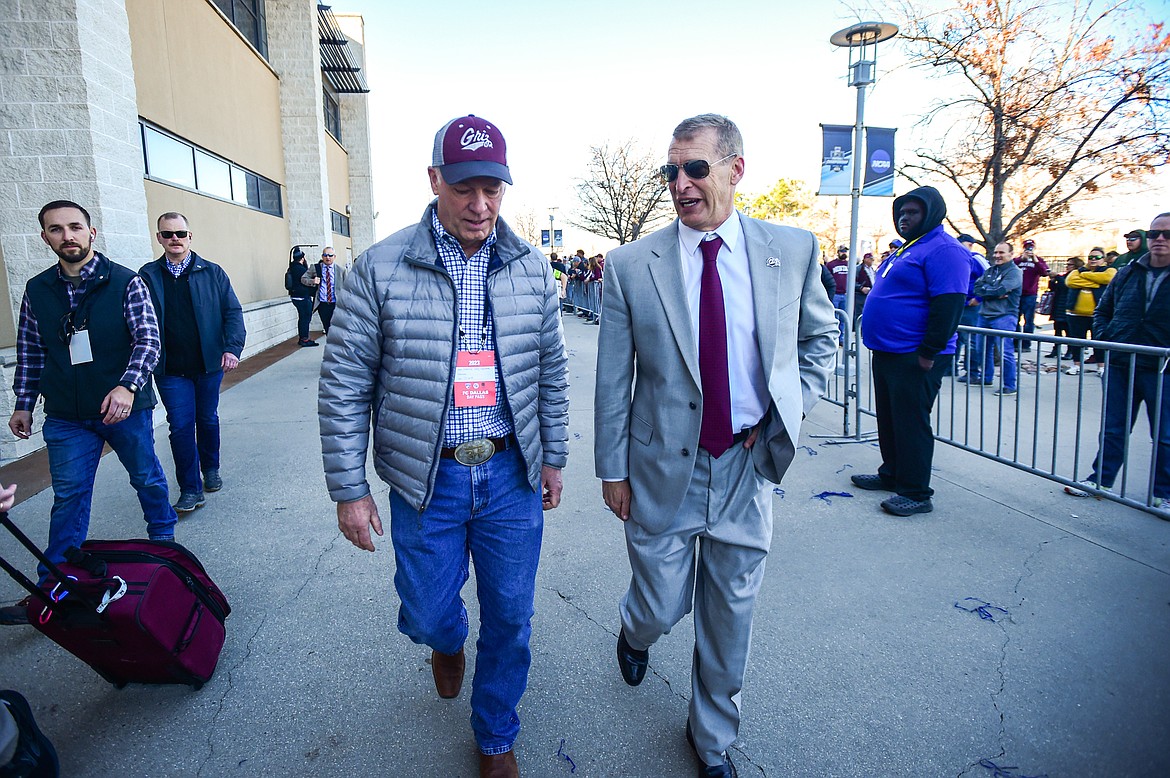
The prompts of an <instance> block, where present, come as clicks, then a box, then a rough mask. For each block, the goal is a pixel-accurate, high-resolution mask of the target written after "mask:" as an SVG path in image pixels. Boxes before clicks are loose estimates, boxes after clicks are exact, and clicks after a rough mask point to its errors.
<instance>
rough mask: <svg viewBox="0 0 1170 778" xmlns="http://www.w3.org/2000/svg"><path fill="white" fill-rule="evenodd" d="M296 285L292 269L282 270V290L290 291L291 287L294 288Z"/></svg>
mask: <svg viewBox="0 0 1170 778" xmlns="http://www.w3.org/2000/svg"><path fill="white" fill-rule="evenodd" d="M296 286H297V281H296V279H295V278H293V271H291V270H286V271H284V290H285V291H286V292H291V291H292V290H293V289H295V288H296Z"/></svg>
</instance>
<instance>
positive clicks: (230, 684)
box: [195, 611, 268, 776]
mask: <svg viewBox="0 0 1170 778" xmlns="http://www.w3.org/2000/svg"><path fill="white" fill-rule="evenodd" d="M267 622H268V611H264V615H263V616H262V617H261V618H260V623H259V624H257V625H256V629H255V630H253V631H252V634H251V635H249V636H248V642H247V643H246V644H245V645H244V655H243V656H242V657H240V660H239V661H238V662H236V663H235V664H234V665H232V666H231V668H229V669H228V671H227V677H228V680H227V688H226V689H224V690H223V694H221V695H220V696H219V701H218V702H217V703H216V705H215V714H214V715H213V716H212V717H211V724H210V725H209V726H208V727H207V756H205V757H204V758H203V761H202V762H201V763H200V764H199V769H198V770H196V771H195V775H197V776H199V775H203V768H205V767H207V763H208V762H210V761H211V758H212V757H213V756H215V739H214V732H215V722H216V720H217V719H219V714H220V713H223V704H224V702H225V701H226V700H227V697H228V695H229V694H231V693H232V691H233V690H234V689H235V681H234V679H233V678H232V675H233V674H234V673H235V672H236V671H237V670H239V669H240V668H241V667H243V665H244V662H246V661H248V657H250V656H251V655H252V643H253V641H255V640H256V636H257V635H259V634H260V630H262V629H264V625H265V624H266V623H267Z"/></svg>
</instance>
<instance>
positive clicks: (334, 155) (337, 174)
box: [325, 133, 349, 216]
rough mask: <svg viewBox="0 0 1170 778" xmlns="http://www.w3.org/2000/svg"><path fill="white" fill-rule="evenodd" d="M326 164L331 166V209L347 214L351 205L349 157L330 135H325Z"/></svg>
mask: <svg viewBox="0 0 1170 778" xmlns="http://www.w3.org/2000/svg"><path fill="white" fill-rule="evenodd" d="M325 164H326V165H328V166H329V207H330V208H331V209H333V210H334V211H337V212H338V213H345V206H347V205H349V155H348V154H346V153H345V149H343V148H341V146H339V145H337V141H336V140H334V139H333V136H332V135H330V134H329V133H325ZM346 215H347V216H348V215H349V214H346Z"/></svg>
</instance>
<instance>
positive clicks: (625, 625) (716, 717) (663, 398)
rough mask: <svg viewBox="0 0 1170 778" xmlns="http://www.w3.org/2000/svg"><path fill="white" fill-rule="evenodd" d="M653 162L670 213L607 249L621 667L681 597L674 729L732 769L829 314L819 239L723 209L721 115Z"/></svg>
mask: <svg viewBox="0 0 1170 778" xmlns="http://www.w3.org/2000/svg"><path fill="white" fill-rule="evenodd" d="M667 160H668V164H666V165H663V167H662V174H663V177H664V178H665V179H666V181H667V183H668V185H669V188H670V194H671V198H672V200H673V202H674V207H675V211H676V212H677V213H678V217H679V218H678V220H677V221H675V222H674V223H673V224H671V225H670V226H669V227H667V228H666V229H663V230H661V231H659V232H656V233H654V234H653V235H650V236H649V237H647V238H644V239H642V240H639V241H636V242H635V243H631V244H629V245H626V246H622V247H620V248H618V249H615V250H614V251H612V252H610V254H609V257H608V259H607V260H606V267H605V305H604V306H603V309H602V316H601V332H600V335H599V340H598V351H597V364H598V369H597V386H596V412H595V427H596V469H597V476H598V477H599V478H601V479H602V480H603V482H604V483H603V484H602V493H603V496H604V498H605V503H606V505H607V506H609V508H610V510H612V511H613V512H614V513H615V514H616V515H617V516H618V518H620V519H621V520H622V521H624V522H625V525H624V526H625V532H626V545H627V549H628V552H629V556H630V567H631V570H632V573H633V575H632V577H631V580H630V588H629V590H628V591H627V592H626V594H625V596H624V597H623V598H622V601H621V604H620V607H619V611H620V616H621V632H620V634H619V636H618V666H619V668H620V669H621V672H622V676H623V678H625V680H626V683H628V684H630V685H631V686H637V685H638V684H639V683H641V681H642V678H643V677H644V675H645V671H646V667H647V664H648V662H649V648H650V646H651V645H653V644H654V643H655V641H657V640H658V638H659V637H661V636H662V635H663V634H665V633H667V632H669V631H670V629H671V628H672V627H673V626H674V625H675V624H676V623H678V621H679V620H680V619H681V618H682V617H683V616H684V615H686V613H687V612H688V611H690V609H691V607H692V602H693V603H694V607H695V653H694V656H695V659H694V665H693V667H692V670H691V687H692V694H691V704H690V713H689V717H688V720H687V730H686V732H687V738H688V741H689V742H690V744H691V747H692V748H693V749H694V751H695V755H696V757H697V758H698V760H699V762H700V768H699V775H700V776H734V775H735V774H736V773H735V768H734V766H733V765H732V763H731V760H730V758H729V757H728V756H727V750H728V748H730V746H731V745H732V744H733V743H734V742H735V740H736V737H737V735H738V732H739V720H740V713H739V697H740V690H741V688H742V686H743V678H744V671H745V668H746V664H747V655H748V648H749V643H750V640H751V626H752V609H753V606H754V604H755V598H756V593H757V592H758V591H759V588H760V583H761V581H762V579H763V574H764V560H765V558H766V556H767V554H768V549H769V547H770V546H771V542H772V487H773V484H777V483H779V482H780V479H781V477H782V476H783V475H784V472H785V471H786V470H787V469H788V465H789V464H790V463H791V462H792V458H793V455H794V454H795V443H796V439H797V435H798V434H799V432H800V424H801V420H802V419H803V417H804V414H805V413H806V412H807V411H808V410H809V408H811V407H812V406H813V404H814V403H816V401H817V400H818V399H819V398H820V396H821V395H822V394H823V393H824V390H825V387H826V384H827V382H828V377H829V375H830V372H831V370H832V365H833V361H834V359H835V355H836V351H837V324H836V320H835V318H834V315H833V306H832V303H831V302H830V301H829V299H828V297H826V295H825V292H824V289H823V288H822V286H821V281H820V278H821V269H820V265H819V264H818V261H817V260H818V258H819V256H820V249H819V247H818V245H817V240H816V237H815V236H813V235H812V234H811V233H809V232H806V231H804V230H798V229H793V228H790V227H780V226H776V225H773V224H768V223H765V222H762V221H757V220H755V219H750V218H748V217H746V216H744V215H742V214H739V213H737V212H736V211H735V208H734V199H735V187H736V185H737V184H738V183H739V181H740V179H741V178H742V177H743V173H744V158H743V139H742V137H741V136H740V133H739V129H738V128H737V127H736V126H735V124H734V123H732V122H731V121H730V120H729V119H727V118H725V117H723V116H716V115H713V114H704V115H702V116H696V117H694V118H691V119H687V120H685V121H684V122H682V123H681V124H679V125H678V127H676V128H675V130H674V138H673V140H672V142H671V144H670V148H669V151H668V153H667ZM696 557H697V560H698V564H697V566H696Z"/></svg>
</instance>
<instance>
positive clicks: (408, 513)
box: [319, 116, 568, 776]
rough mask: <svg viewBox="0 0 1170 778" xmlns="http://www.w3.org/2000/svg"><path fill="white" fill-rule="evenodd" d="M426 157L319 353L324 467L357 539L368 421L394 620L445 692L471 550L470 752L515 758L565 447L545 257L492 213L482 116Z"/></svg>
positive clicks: (504, 762) (509, 767) (368, 507)
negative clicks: (416, 199)
mask: <svg viewBox="0 0 1170 778" xmlns="http://www.w3.org/2000/svg"><path fill="white" fill-rule="evenodd" d="M428 174H429V176H430V181H431V189H432V191H433V192H434V193H435V194H436V195H437V199H436V200H434V201H433V202H432V203H431V204H430V205H429V206H428V207H427V210H426V212H425V213H424V214H423V218H422V221H421V222H420V223H419V224H418V225H417V226H415V227H409V228H407V229H404V230H402V231H400V232H398V233H395V234H394V235H391V236H390V237H389V238H387V239H386V240H383V241H381V242H380V243H378V244H376V245H374V246H373V247H371V248H370V249H369V250H368V251H366V252H365V254H363V255H362V256H361V257H359V258H358V260H357V262H356V263H355V264H354V267H353V270H352V271H351V272H350V274H349V276H348V277H347V279H346V281H345V294H344V295H341V296H339V297H338V305H337V311H336V315H335V317H334V319H333V331H331V332H330V334H329V341H328V345H327V346H326V349H325V356H324V362H323V364H322V366H321V382H320V396H319V410H320V420H321V448H322V452H323V455H324V461H325V480H326V484H327V485H328V487H329V495H330V497H332V499H333V500H334V501H335V502H336V503H337V523H338V526H339V527H340V529H341V531H342V533H344V535H345V537H346V538H347V539H348V540H349V541H350V542H351V543H353V544H354V545H355V546H357V547H358V548H362V549H365V550H368V551H373V550H374V545H373V541H372V538H371V535H370V530H371V529H372V530H373V531H374V532H375V533H377V534H378V535H381V534H382V523H381V519H380V518H379V516H378V509H377V507H376V506H375V503H374V500H373V498H372V497H371V495H370V486H369V484H368V483H367V482H366V454H367V450H368V447H369V443H370V432H371V429H372V431H373V445H374V469H375V470H376V471H377V473H378V475H379V477H381V478H382V480H384V481H385V482H386V483H387V484H389V485H390V532H391V538H392V539H393V543H394V558H395V563H396V572H395V575H394V585H395V587H396V589H397V591H398V595H399V598H400V600H401V607H400V609H399V613H398V628H399V630H400V631H402V632H403V633H404V634H405V635H406V636H407V637H409V638H410V639H411V640H413V641H414V642H415V643H421V644H425V645H427V646H430V647H431V649H432V655H431V659H432V671H433V674H434V680H435V687H436V690H437V691H438V694H439V696H440V697H444V698H451V697H455V696H457V695H458V694H459V691H460V688H461V686H462V681H463V669H464V654H463V644H464V642H465V641H466V639H467V633H468V625H467V611H466V609H465V608H464V606H463V601H462V599H461V598H460V590H461V589H462V587H463V585H464V583H466V581H467V578H468V561H469V558H470V560H472V561H474V563H475V572H476V579H477V583H478V595H479V602H480V630H479V640H478V642H477V644H476V651H477V656H476V665H475V674H474V678H473V680H472V692H471V711H472V712H471V725H472V729H473V730H474V732H475V738H476V743H477V745H478V747H479V751H480V757H479V770H480V775H481V776H514V775H517V774H518V768H517V764H516V760H515V757H514V756H513V753H512V745H513V743H514V742H515V739H516V736H517V734H518V732H519V729H520V719H519V717H518V716H517V713H516V706H517V704H518V703H519V701H520V697H521V695H522V694H523V693H524V689H525V686H526V685H527V682H528V668H529V665H530V664H531V652H530V650H529V645H528V642H529V637H530V635H531V631H532V630H531V624H530V620H531V617H532V614H533V598H534V594H535V584H536V567H537V562H538V560H539V557H540V544H541V535H542V530H543V518H542V512H541V509H542V507H543V509H544V510H548V509H551V508H555V507H557V505H558V504H559V502H560V495H561V469H562V468H563V467H564V466H565V461H566V457H567V453H568V432H567V422H568V400H567V396H566V391H567V385H566V382H565V373H566V361H567V360H566V356H565V347H564V340H563V336H562V330H561V318H560V315H559V313H558V300H557V292H556V286H555V283H554V281H553V275H552V270H551V268H550V267H549V264H548V262H547V260H545V258H544V257H543V256H542V255H541V254H540V252H539V251H538V250H537V249H536V248H535V247H533V246H531V245H529V244H528V243H526V242H524V241H523V240H521V239H520V238H519V237H517V236H516V235H515V233H513V232H512V230H510V229H509V228H508V226H507V225H506V224H505V223H504V221H503V220H502V219H499V218H498V214H499V209H500V203H501V201H502V199H503V195H504V188H505V184H506V183H507V184H510V183H512V178H511V174H510V173H509V171H508V167H507V161H506V158H505V146H504V138H503V136H502V135H501V134H500V132H499V130H498V128H496V127H495V126H494V125H492V124H490V123H488V122H486V121H484V120H483V119H480V118H478V117H475V116H465V117H461V118H459V119H453V120H452V121H450V122H448V123H447V124H446V125H445V126H444V127H443V128H442V129H440V130H439V132H438V134H437V135H436V137H435V148H434V156H433V162H432V166H431V167H430V168H428ZM335 333H336V337H335V336H334V334H335ZM371 422H372V424H371ZM542 500H543V505H542Z"/></svg>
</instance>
